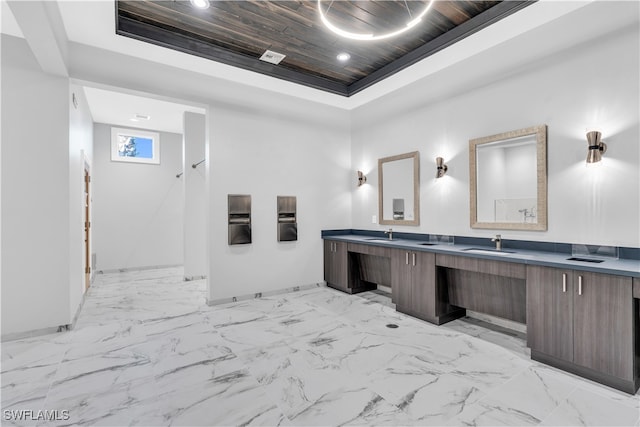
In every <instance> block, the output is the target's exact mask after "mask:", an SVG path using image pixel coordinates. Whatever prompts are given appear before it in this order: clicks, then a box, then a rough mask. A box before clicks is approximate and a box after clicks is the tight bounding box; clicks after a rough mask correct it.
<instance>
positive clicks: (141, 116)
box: [133, 113, 151, 120]
mask: <svg viewBox="0 0 640 427" xmlns="http://www.w3.org/2000/svg"><path fill="white" fill-rule="evenodd" d="M133 117H135V118H136V119H138V120H149V119H150V118H151V116H149V115H147V114H138V113H136V114H135V116H133Z"/></svg>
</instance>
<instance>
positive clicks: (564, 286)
mask: <svg viewBox="0 0 640 427" xmlns="http://www.w3.org/2000/svg"><path fill="white" fill-rule="evenodd" d="M562 292H565V293H566V292H567V273H562Z"/></svg>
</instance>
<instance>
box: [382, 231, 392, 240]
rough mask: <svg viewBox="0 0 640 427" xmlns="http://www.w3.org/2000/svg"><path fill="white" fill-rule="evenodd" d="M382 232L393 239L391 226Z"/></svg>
mask: <svg viewBox="0 0 640 427" xmlns="http://www.w3.org/2000/svg"><path fill="white" fill-rule="evenodd" d="M384 234H388V235H389V240H393V228H390V229H388V230H387V231H385V232H384Z"/></svg>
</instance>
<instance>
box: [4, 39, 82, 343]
mask: <svg viewBox="0 0 640 427" xmlns="http://www.w3.org/2000/svg"><path fill="white" fill-rule="evenodd" d="M1 67H2V172H1V173H2V251H1V252H2V290H1V292H2V335H3V336H6V335H8V334H14V333H19V332H23V331H30V330H37V329H43V328H49V327H55V326H59V325H63V324H68V323H70V321H71V313H73V312H75V310H74V309H72V308H71V307H70V292H69V283H70V273H69V268H70V262H69V259H70V230H69V223H70V221H69V207H70V196H69V163H70V162H69V142H70V139H69V120H70V119H69V104H68V102H69V81H68V79H66V78H61V77H53V76H51V75H46V74H44V73H43V72H42V71H41V70H40V68H39V66H38V64H37V62H36V61H35V58H34V57H33V55H32V54H31V51H30V50H29V48H28V46H27V43H26V42H25V40H23V39H17V38H14V37H10V36H5V35H2V62H1Z"/></svg>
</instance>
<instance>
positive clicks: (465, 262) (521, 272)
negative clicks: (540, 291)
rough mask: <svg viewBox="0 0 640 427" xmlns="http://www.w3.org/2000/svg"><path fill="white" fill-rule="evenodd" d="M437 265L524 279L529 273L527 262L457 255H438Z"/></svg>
mask: <svg viewBox="0 0 640 427" xmlns="http://www.w3.org/2000/svg"><path fill="white" fill-rule="evenodd" d="M436 265H437V266H439V267H447V268H453V269H456V270H466V271H474V272H476V273H486V274H492V275H494V276H503V277H512V278H514V279H524V278H525V277H526V275H527V273H526V266H525V264H520V263H512V262H504V261H492V260H487V259H479V258H469V257H462V256H456V255H442V254H437V255H436Z"/></svg>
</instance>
